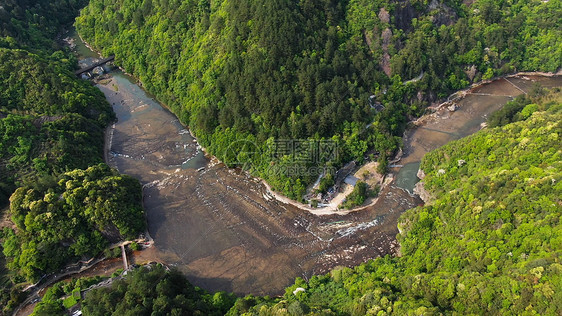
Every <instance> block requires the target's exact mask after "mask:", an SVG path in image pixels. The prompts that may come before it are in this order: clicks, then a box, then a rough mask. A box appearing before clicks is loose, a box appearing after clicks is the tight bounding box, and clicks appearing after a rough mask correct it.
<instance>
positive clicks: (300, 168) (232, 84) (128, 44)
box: [76, 0, 562, 199]
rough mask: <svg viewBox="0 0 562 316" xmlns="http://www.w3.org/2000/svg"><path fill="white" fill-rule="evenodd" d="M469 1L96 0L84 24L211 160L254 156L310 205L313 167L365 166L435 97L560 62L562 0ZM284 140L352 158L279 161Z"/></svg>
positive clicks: (82, 29)
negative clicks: (315, 144)
mask: <svg viewBox="0 0 562 316" xmlns="http://www.w3.org/2000/svg"><path fill="white" fill-rule="evenodd" d="M430 2H431V3H430ZM470 2H474V3H473V4H472V5H470V7H467V6H466V5H465V4H463V1H460V0H449V1H419V0H411V1H395V0H350V1H330V0H303V1H289V0H282V1H272V0H268V1H206V0H200V1H195V0H185V1H179V0H143V1H133V0H117V1H111V2H108V1H102V0H92V1H90V4H89V6H88V7H87V8H86V9H85V10H83V11H82V15H81V17H79V18H78V20H77V24H76V26H77V29H78V31H79V33H80V34H81V35H82V36H83V37H84V38H85V39H86V40H87V41H88V42H89V43H90V44H92V45H93V46H94V47H95V48H98V49H100V50H101V51H103V53H104V55H111V54H115V55H116V61H117V63H119V64H121V65H122V66H123V67H124V68H125V69H126V70H127V72H130V73H132V74H134V75H135V76H136V77H138V78H139V79H140V80H141V81H142V82H143V85H144V87H146V88H147V89H148V90H149V91H150V92H151V93H153V94H155V95H156V96H157V97H158V98H159V99H160V100H161V101H163V102H164V103H165V104H167V105H168V106H170V107H171V109H172V110H173V111H174V112H175V113H176V114H177V115H178V117H180V119H181V120H182V121H183V122H184V123H186V124H189V125H190V127H191V128H192V130H193V131H194V132H195V134H196V135H197V136H198V138H199V141H200V142H201V144H202V145H203V146H204V147H206V148H207V149H208V150H209V151H210V152H211V153H212V154H213V155H216V156H217V157H219V158H220V159H221V160H222V161H224V162H226V163H227V164H230V165H234V164H236V163H248V162H251V166H252V171H253V173H254V174H255V175H257V176H260V177H263V178H265V179H266V180H268V182H269V183H270V184H271V185H272V187H273V188H274V189H275V190H278V191H282V192H283V193H284V194H286V195H287V196H289V197H291V198H294V199H301V197H302V193H303V192H304V188H305V187H306V185H308V184H310V183H311V182H313V181H314V180H315V179H316V177H317V174H316V172H310V169H309V168H307V167H310V166H312V165H322V164H324V163H325V162H326V161H330V162H331V163H332V164H333V165H334V166H336V167H337V166H340V165H341V163H342V161H349V160H351V159H356V160H359V161H362V160H363V157H364V155H365V153H366V152H367V151H368V150H370V149H372V150H374V152H377V153H380V154H381V156H384V157H386V155H387V154H388V155H391V154H392V152H393V151H394V150H395V149H396V148H397V147H398V146H399V143H400V140H399V138H398V136H401V135H402V132H403V130H404V128H405V126H406V122H407V121H408V120H409V119H410V118H411V117H413V116H417V115H419V114H420V113H422V111H423V107H424V106H425V105H426V104H427V103H428V102H431V101H435V100H436V99H437V98H440V97H444V96H446V95H447V94H448V93H450V92H452V91H453V90H456V89H459V88H462V87H465V86H467V85H468V84H469V83H471V82H475V81H479V80H481V79H488V78H491V77H493V76H495V75H501V74H505V73H509V72H514V71H515V70H544V71H555V70H557V69H558V68H559V67H560V66H561V60H562V59H561V58H560V57H561V56H562V44H561V43H560V41H559V38H561V37H562V30H561V29H560V27H559V21H560V19H561V18H562V8H561V4H560V2H559V1H539V0H534V1H522V0H514V1H499V0H476V1H470ZM414 78H416V79H419V80H417V81H416V80H414V81H410V82H408V83H406V81H407V80H409V79H414ZM418 92H419V93H418ZM371 95H374V98H373V99H372V100H371V101H372V102H370V101H369V97H370V96H371ZM377 102H380V103H382V104H383V105H384V109H382V110H381V111H377V110H376V109H374V108H371V105H374V104H375V103H377ZM370 103H372V104H370ZM380 109H381V108H380V107H379V108H378V110H380ZM370 123H372V125H369V127H367V126H368V124H370ZM274 139H326V140H331V141H333V142H334V143H337V144H338V147H339V149H340V154H339V155H337V156H336V157H334V156H330V155H326V156H322V155H320V157H317V156H315V155H314V149H311V148H310V147H307V146H304V148H298V149H296V150H294V151H291V152H288V153H287V152H283V151H281V152H273V153H272V152H271V150H272V147H274V145H273V144H274V141H273V140H274ZM254 144H258V145H257V146H256V145H254ZM241 152H242V153H243V154H239V153H241ZM255 152H257V153H258V154H253V153H255ZM293 154H295V155H293ZM272 166H274V167H273V168H272ZM381 166H384V164H381ZM295 170H296V172H295ZM315 170H320V169H318V168H316V169H315Z"/></svg>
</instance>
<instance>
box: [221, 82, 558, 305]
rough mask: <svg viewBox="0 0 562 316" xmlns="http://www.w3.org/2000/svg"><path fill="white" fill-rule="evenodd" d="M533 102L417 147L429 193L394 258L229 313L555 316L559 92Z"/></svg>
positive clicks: (408, 221)
mask: <svg viewBox="0 0 562 316" xmlns="http://www.w3.org/2000/svg"><path fill="white" fill-rule="evenodd" d="M535 101H537V100H528V103H529V104H530V106H527V107H525V108H526V109H527V110H522V111H520V112H519V113H521V114H520V115H523V116H527V117H528V118H526V119H524V120H522V121H519V122H515V123H511V124H508V125H505V126H503V127H497V128H493V129H487V130H484V131H480V132H478V133H476V134H474V135H472V136H469V137H467V138H465V139H462V140H459V141H454V142H452V143H450V144H448V145H446V146H444V147H442V148H440V149H438V150H436V151H433V152H431V153H429V154H427V155H426V156H425V157H424V159H423V162H422V169H423V170H424V171H425V173H426V175H427V176H426V177H425V179H424V181H425V188H426V189H427V190H429V191H430V193H431V194H432V195H433V196H434V197H435V199H434V200H433V201H432V202H431V203H429V204H428V205H426V206H424V207H418V208H414V209H411V210H409V211H407V212H406V213H405V214H404V215H403V216H402V218H401V220H400V223H399V227H400V229H401V234H400V235H399V241H400V245H401V257H396V258H391V257H386V258H379V259H376V260H374V261H370V262H368V263H366V264H362V265H360V266H358V267H356V268H354V269H349V268H341V269H335V270H334V271H332V272H331V273H330V274H328V275H324V276H314V277H312V278H311V279H310V280H309V282H304V281H303V280H302V279H298V280H297V281H296V283H295V284H294V285H293V286H291V287H289V288H287V289H286V293H285V295H284V296H283V298H281V299H277V300H269V299H263V298H255V297H251V296H249V297H246V298H244V299H240V300H239V301H238V302H237V303H236V304H235V306H234V307H233V309H232V310H231V311H230V313H229V314H230V315H239V314H241V313H244V312H250V314H252V315H258V314H259V315H269V314H276V313H280V314H287V313H288V314H290V315H303V314H307V313H309V312H312V313H314V314H316V313H317V314H328V315H330V314H331V313H334V314H336V315H340V314H342V315H365V314H367V315H389V314H394V315H439V314H455V313H457V314H459V315H537V314H538V315H557V314H560V311H562V291H560V289H562V263H561V258H560V256H561V254H562V223H561V222H560V219H561V216H562V200H561V197H562V146H561V145H560V144H561V142H560V137H561V134H562V95H561V94H560V93H558V95H557V96H556V97H552V96H551V97H546V98H545V99H543V100H542V101H540V102H538V104H537V103H536V102H535ZM531 108H534V109H535V110H529V109H531ZM545 110H546V111H545ZM528 112H530V113H528ZM533 112H534V113H533ZM298 287H302V288H303V289H304V291H301V292H297V293H296V294H294V293H293V291H295V290H296V289H297V288H298Z"/></svg>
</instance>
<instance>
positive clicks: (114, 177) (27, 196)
mask: <svg viewBox="0 0 562 316" xmlns="http://www.w3.org/2000/svg"><path fill="white" fill-rule="evenodd" d="M10 213H11V215H12V221H13V222H14V223H15V225H16V231H15V233H13V232H12V230H11V229H9V228H8V229H6V230H5V232H4V243H3V248H4V254H5V255H6V256H7V257H8V258H10V259H11V260H10V261H9V262H8V267H9V268H10V269H13V270H16V271H19V274H20V275H21V276H23V277H24V278H25V279H26V280H29V281H37V279H38V278H39V277H40V276H41V275H43V274H44V273H48V272H53V271H56V270H57V269H60V268H61V267H62V266H63V265H64V264H65V263H68V262H70V261H74V260H76V259H79V258H91V257H92V256H94V255H96V254H98V253H99V252H101V251H102V250H103V249H104V248H105V246H107V241H108V240H109V241H117V240H121V239H132V238H135V237H137V235H138V233H139V232H142V231H144V229H145V220H144V213H143V209H142V205H141V187H140V184H139V182H138V181H137V180H135V179H133V178H131V177H129V176H123V175H119V174H118V173H117V171H114V170H111V169H110V168H109V167H108V166H107V165H105V164H100V165H98V166H94V167H90V168H88V169H86V170H80V169H77V170H74V171H71V172H67V173H65V174H63V175H62V176H61V177H60V178H59V179H58V181H57V183H56V184H54V185H53V186H49V187H47V188H45V189H43V190H42V191H39V190H35V189H32V188H30V187H21V188H19V189H17V190H16V192H15V193H14V194H12V197H11V198H10Z"/></svg>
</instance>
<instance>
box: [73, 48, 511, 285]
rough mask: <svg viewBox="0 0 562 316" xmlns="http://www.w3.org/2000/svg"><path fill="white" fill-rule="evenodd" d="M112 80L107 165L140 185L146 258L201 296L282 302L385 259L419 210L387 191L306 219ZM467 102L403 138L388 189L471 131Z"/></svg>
mask: <svg viewBox="0 0 562 316" xmlns="http://www.w3.org/2000/svg"><path fill="white" fill-rule="evenodd" d="M77 44H78V47H77V50H78V51H79V52H81V51H82V50H83V49H84V47H83V44H82V43H81V42H80V41H79V40H78V41H77ZM81 46H82V47H81ZM90 57H91V56H90ZM111 76H112V79H111V81H110V82H108V83H106V84H99V85H98V87H99V88H100V90H101V91H102V92H103V93H104V94H105V95H106V97H107V99H108V100H109V102H110V103H111V104H112V105H113V109H114V110H115V112H116V114H117V118H118V121H117V122H116V123H115V124H114V125H113V126H112V127H111V128H110V129H109V131H108V135H109V137H108V141H109V146H108V147H109V155H108V163H109V164H110V165H111V166H113V167H115V168H117V169H119V171H120V172H122V173H125V174H129V175H132V176H134V177H136V178H137V179H139V180H140V181H141V183H142V184H143V195H144V198H143V203H144V207H145V210H146V213H147V219H148V229H149V232H150V234H151V236H152V237H153V239H154V241H155V245H156V249H157V251H158V253H157V254H155V255H156V256H158V257H159V259H160V261H164V262H166V263H168V264H170V265H174V266H176V267H178V268H179V269H180V270H182V271H184V272H185V273H186V274H187V276H188V278H189V279H190V280H191V281H192V282H193V283H194V284H196V285H198V286H201V287H203V288H205V289H208V290H225V291H233V292H235V293H238V294H247V293H253V294H260V295H264V294H269V295H276V294H282V293H283V289H284V287H286V286H287V285H290V284H291V283H292V282H294V279H295V277H299V276H300V277H303V278H305V279H307V278H309V277H310V276H312V275H314V274H319V273H325V272H327V271H328V270H329V269H331V268H334V267H336V266H339V265H344V266H353V265H357V264H358V263H360V262H364V261H366V260H368V259H372V258H376V257H379V256H383V255H386V254H393V253H395V252H396V249H397V246H398V244H397V242H396V239H395V236H396V234H397V233H398V230H397V228H396V223H397V220H398V218H399V216H400V215H401V214H402V213H403V212H404V211H405V210H407V209H409V208H412V207H414V206H416V205H419V204H421V200H419V199H418V198H417V197H415V196H412V195H410V194H409V193H408V192H407V191H406V190H403V189H401V188H399V187H396V186H394V185H390V186H388V187H386V188H385V189H384V190H383V191H382V192H381V197H380V199H379V200H378V202H377V203H376V204H375V205H374V206H372V207H369V208H367V209H366V210H364V211H360V212H355V213H351V214H348V215H342V216H339V215H331V216H314V215H311V214H310V213H308V212H305V211H302V210H299V209H296V208H294V207H292V206H290V205H285V204H283V203H280V202H278V201H276V200H275V199H273V198H272V197H271V196H270V195H269V194H268V193H267V191H266V190H265V187H264V186H263V185H262V184H261V183H259V182H257V180H255V179H253V178H250V177H248V176H247V175H245V174H240V173H239V172H238V171H237V170H232V169H228V168H225V167H224V166H223V165H222V164H220V163H216V162H214V161H210V160H209V159H207V158H205V157H204V155H203V153H202V152H201V150H200V148H199V146H198V144H197V143H196V142H194V140H193V138H192V137H191V135H190V134H189V133H188V131H187V130H186V129H185V128H184V127H183V126H182V125H181V124H180V122H179V121H178V119H177V118H176V117H175V116H174V115H173V114H171V113H170V112H169V111H168V110H166V109H164V108H163V107H162V106H161V105H160V104H159V103H158V102H156V101H155V100H154V99H153V98H152V97H151V96H150V95H149V94H147V93H146V92H144V91H143V90H142V89H141V88H140V87H139V86H138V85H136V84H135V80H134V79H133V78H131V77H129V76H127V75H125V74H123V73H122V72H120V71H114V72H112V73H111ZM492 99H493V100H491V101H490V102H491V103H493V104H496V103H498V102H499V103H501V102H505V100H504V99H496V98H492ZM471 100H472V99H469V100H468V101H466V102H469V103H468V106H467V107H466V108H465V109H463V108H461V109H460V110H459V111H457V112H455V113H453V114H452V115H451V117H453V116H454V117H458V118H459V122H460V121H463V120H464V121H465V122H467V123H466V124H465V125H462V126H460V128H457V127H454V126H453V127H451V126H449V125H451V123H450V122H454V121H449V123H447V121H446V120H444V119H439V120H438V123H435V124H433V125H432V124H429V123H428V125H427V126H425V127H424V128H418V129H416V130H415V131H414V132H413V133H412V134H411V135H410V136H409V138H408V141H407V146H406V153H407V155H406V156H405V157H404V159H403V161H402V162H400V163H402V164H406V167H404V168H402V170H401V172H402V173H403V174H398V181H397V185H399V186H401V187H406V188H409V187H410V184H409V183H410V182H413V181H414V178H415V172H416V171H417V167H416V166H415V163H416V162H419V160H420V159H421V156H422V155H423V153H425V152H427V151H428V150H430V149H433V148H436V147H437V146H440V145H442V144H444V143H446V142H447V141H449V140H450V139H453V138H455V137H456V138H458V137H460V136H461V135H463V133H470V132H471V131H475V130H477V129H478V128H479V121H478V120H476V119H475V121H471V120H470V117H472V116H468V117H469V119H467V118H466V117H467V116H465V114H463V113H465V112H466V113H470V112H471V110H470V109H471V107H472V106H471V104H474V105H476V106H478V105H479V104H480V101H478V102H476V101H477V100H472V101H471ZM471 102H472V103H471ZM499 103H498V104H499ZM499 106H501V104H500V105H497V107H499ZM489 107H490V106H489V105H488V106H484V108H485V109H488V108H489ZM480 111H481V110H478V109H476V110H474V112H475V116H474V117H480V116H482V114H481V113H480ZM486 111H487V110H486ZM434 130H437V131H439V132H436V131H434ZM465 130H466V131H465ZM201 168H202V170H201ZM412 173H413V174H414V178H412V177H411V175H412Z"/></svg>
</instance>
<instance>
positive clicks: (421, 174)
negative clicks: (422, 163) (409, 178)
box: [416, 169, 425, 180]
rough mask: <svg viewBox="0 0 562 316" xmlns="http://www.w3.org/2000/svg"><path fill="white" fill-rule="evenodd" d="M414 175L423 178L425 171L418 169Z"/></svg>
mask: <svg viewBox="0 0 562 316" xmlns="http://www.w3.org/2000/svg"><path fill="white" fill-rule="evenodd" d="M416 177H418V179H420V180H423V179H424V178H425V172H424V171H423V170H421V169H418V173H417V174H416Z"/></svg>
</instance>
